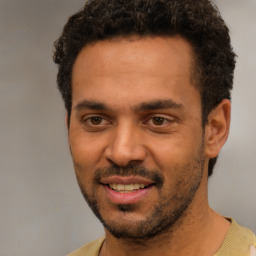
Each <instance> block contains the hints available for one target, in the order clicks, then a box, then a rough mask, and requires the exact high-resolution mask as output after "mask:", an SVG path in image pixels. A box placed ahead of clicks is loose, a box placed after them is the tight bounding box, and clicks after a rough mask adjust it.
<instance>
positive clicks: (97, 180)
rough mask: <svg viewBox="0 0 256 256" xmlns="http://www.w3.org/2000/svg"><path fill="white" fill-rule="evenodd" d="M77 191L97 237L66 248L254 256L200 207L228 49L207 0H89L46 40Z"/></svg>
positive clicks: (238, 232)
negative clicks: (94, 220)
mask: <svg viewBox="0 0 256 256" xmlns="http://www.w3.org/2000/svg"><path fill="white" fill-rule="evenodd" d="M55 48H56V50H55V55H54V60H55V62H56V63H57V64H58V65H59V73H58V86H59V89H60V91H61V93H62V96H63V99H64V101H65V107H66V110H67V127H68V137H69V145H70V150H71V154H72V158H73V162H74V167H75V173H76V176H77V180H78V184H79V186H80V189H81V192H82V194H83V195H84V197H85V199H86V201H87V202H88V204H89V206H90V207H91V209H92V210H93V212H94V213H95V215H96V216H97V217H98V218H99V219H100V221H101V222H102V224H103V225H104V228H105V233H106V236H105V237H103V238H101V239H99V240H97V241H94V242H92V243H90V244H88V245H85V246H84V247H82V248H80V249H78V250H77V251H76V252H74V253H72V254H70V255H92V256H96V255H100V256H106V255H107V256H115V255H119V256H122V255H128V254H129V255H130V254H131V255H132V254H133V253H139V255H140V256H146V255H163V256H164V255H168V256H171V255H203V256H208V255H209V256H210V255H217V256H222V255H232V256H236V255H237V256H238V255H239V256H242V255H244V256H245V255H255V246H256V238H255V235H254V234H253V233H252V232H251V231H250V230H248V229H246V228H244V227H241V226H239V225H238V224H237V223H236V222H235V221H234V220H233V219H228V218H224V217H222V216H220V215H219V214H218V213H216V212H214V211H213V210H212V209H211V208H210V207H209V205H208V199H207V180H208V176H210V175H211V174H212V171H213V167H214V165H215V162H216V159H217V156H218V154H219V152H220V150H221V147H222V146H223V145H224V143H225V141H226V139H227V137H228V132H229V125H230V109H231V104H230V90H231V89H232V82H233V71H234V67H235V54H234V53H233V51H232V47H231V45H230V37H229V34H228V28H227V27H226V25H225V23H224V21H223V20H222V18H221V17H220V14H219V13H218V10H217V8H216V7H215V6H214V5H213V4H212V3H211V2H210V1H208V0H91V1H88V2H87V3H86V5H85V7H84V9H82V10H81V11H79V12H78V13H76V14H75V15H73V16H72V17H71V18H70V19H69V21H68V23H67V24H66V26H65V28H64V30H63V34H62V36H61V37H60V38H59V39H58V40H57V41H56V43H55Z"/></svg>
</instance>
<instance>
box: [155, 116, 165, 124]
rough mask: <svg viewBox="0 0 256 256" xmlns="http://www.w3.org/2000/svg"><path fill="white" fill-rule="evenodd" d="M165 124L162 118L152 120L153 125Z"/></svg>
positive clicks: (157, 117)
mask: <svg viewBox="0 0 256 256" xmlns="http://www.w3.org/2000/svg"><path fill="white" fill-rule="evenodd" d="M165 122H166V119H165V118H163V117H159V116H156V117H153V118H152V123H153V124H154V125H163V124H164V123H165Z"/></svg>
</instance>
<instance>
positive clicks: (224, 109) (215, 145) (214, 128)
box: [205, 99, 231, 158]
mask: <svg viewBox="0 0 256 256" xmlns="http://www.w3.org/2000/svg"><path fill="white" fill-rule="evenodd" d="M230 113H231V103H230V101H229V100H227V99H224V100H222V101H221V103H220V104H219V105H218V106H217V107H216V108H214V109H213V110H212V111H211V113H210V114H209V116H208V123H207V124H206V126H205V153H206V156H207V157H209V158H214V157H216V156H217V155H218V154H219V152H220V150H221V148H222V146H223V145H224V144H225V142H226V140H227V138H228V134H229V127H230Z"/></svg>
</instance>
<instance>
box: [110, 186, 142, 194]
mask: <svg viewBox="0 0 256 256" xmlns="http://www.w3.org/2000/svg"><path fill="white" fill-rule="evenodd" d="M109 187H110V188H112V189H114V190H117V191H120V192H124V193H127V192H130V191H133V190H138V189H141V188H145V184H127V185H124V184H109Z"/></svg>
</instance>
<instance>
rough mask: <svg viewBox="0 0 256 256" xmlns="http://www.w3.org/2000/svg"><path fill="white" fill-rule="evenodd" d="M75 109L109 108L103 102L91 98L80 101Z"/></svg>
mask: <svg viewBox="0 0 256 256" xmlns="http://www.w3.org/2000/svg"><path fill="white" fill-rule="evenodd" d="M74 109H75V110H81V109H91V110H108V109H109V108H108V107H107V106H106V105H105V104H104V103H101V102H97V101H91V100H83V101H81V102H79V103H78V104H77V105H76V106H75V107H74Z"/></svg>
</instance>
